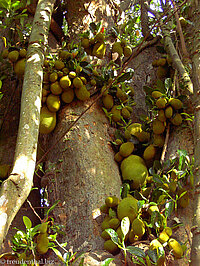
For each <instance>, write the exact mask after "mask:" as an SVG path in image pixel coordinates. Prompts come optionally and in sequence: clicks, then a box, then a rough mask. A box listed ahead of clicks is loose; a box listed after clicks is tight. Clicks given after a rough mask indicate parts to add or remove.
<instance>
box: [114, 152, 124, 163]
mask: <svg viewBox="0 0 200 266" xmlns="http://www.w3.org/2000/svg"><path fill="white" fill-rule="evenodd" d="M114 159H115V161H116V162H118V163H120V162H121V161H122V160H123V159H124V157H123V156H121V154H120V153H119V152H117V153H116V154H115V156H114Z"/></svg>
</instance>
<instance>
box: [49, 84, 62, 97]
mask: <svg viewBox="0 0 200 266" xmlns="http://www.w3.org/2000/svg"><path fill="white" fill-rule="evenodd" d="M50 90H51V92H52V93H53V94H54V95H59V94H61V93H62V91H63V90H62V87H61V86H60V83H59V81H56V82H54V83H51V85H50Z"/></svg>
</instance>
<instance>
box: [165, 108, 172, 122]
mask: <svg viewBox="0 0 200 266" xmlns="http://www.w3.org/2000/svg"><path fill="white" fill-rule="evenodd" d="M165 116H166V118H168V119H169V118H171V117H172V116H173V108H172V107H171V106H168V107H167V108H166V109H165Z"/></svg>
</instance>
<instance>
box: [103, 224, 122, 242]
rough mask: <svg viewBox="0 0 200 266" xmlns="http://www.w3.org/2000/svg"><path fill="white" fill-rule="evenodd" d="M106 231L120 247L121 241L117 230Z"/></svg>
mask: <svg viewBox="0 0 200 266" xmlns="http://www.w3.org/2000/svg"><path fill="white" fill-rule="evenodd" d="M105 231H106V232H107V233H108V234H109V235H110V237H111V239H112V241H113V242H114V243H115V244H116V245H118V244H119V239H118V234H117V233H116V232H115V230H113V229H111V228H109V229H105Z"/></svg>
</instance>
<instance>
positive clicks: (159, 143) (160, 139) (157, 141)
mask: <svg viewBox="0 0 200 266" xmlns="http://www.w3.org/2000/svg"><path fill="white" fill-rule="evenodd" d="M153 144H154V146H156V147H163V145H164V144H165V137H164V136H163V135H157V134H154V135H153Z"/></svg>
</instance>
